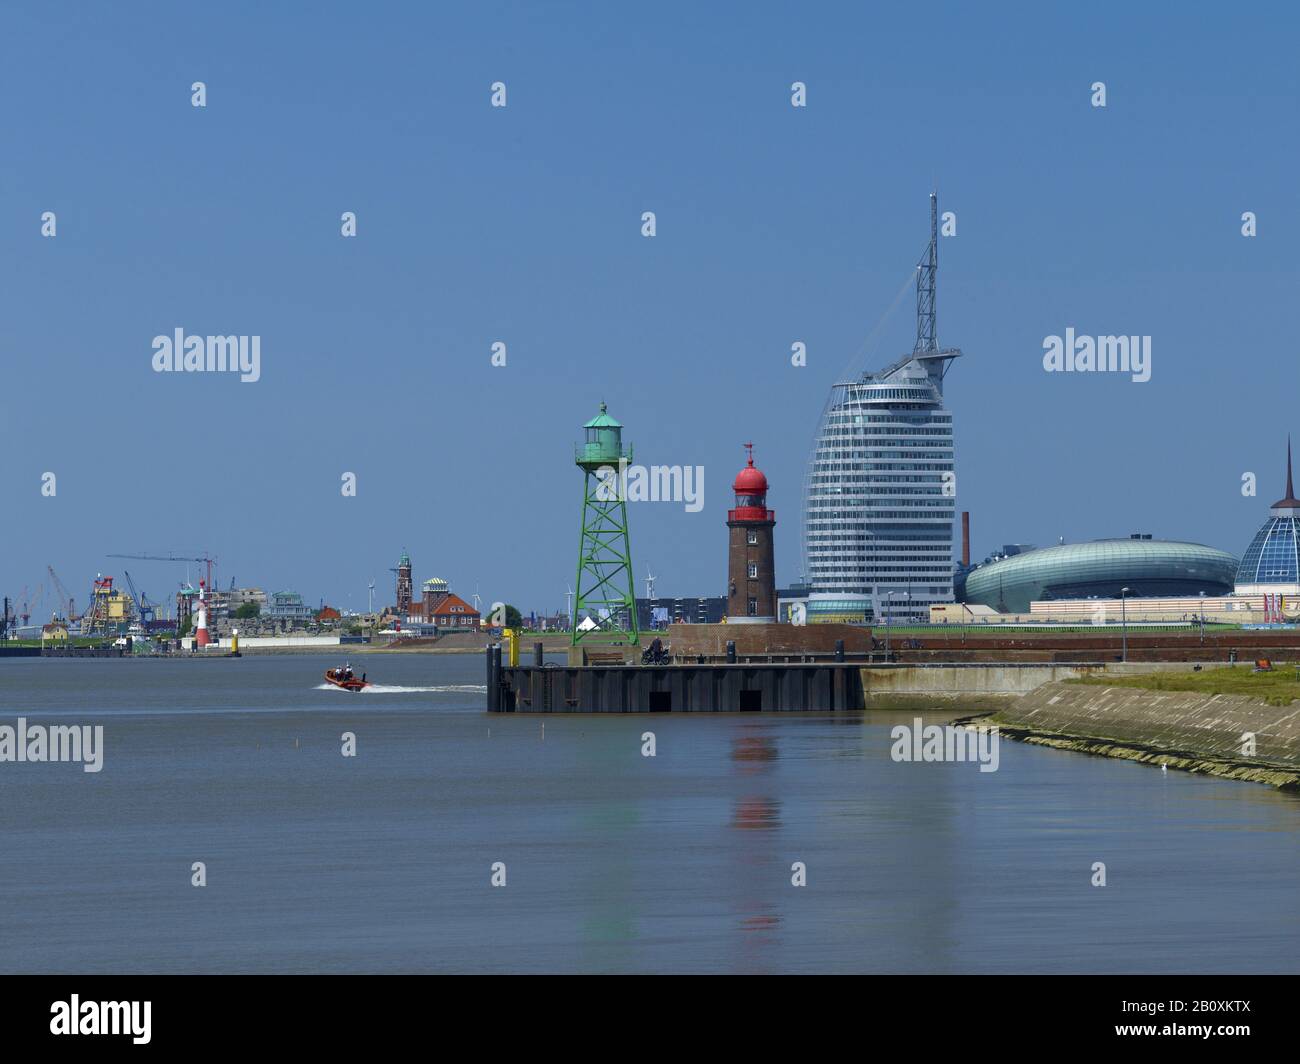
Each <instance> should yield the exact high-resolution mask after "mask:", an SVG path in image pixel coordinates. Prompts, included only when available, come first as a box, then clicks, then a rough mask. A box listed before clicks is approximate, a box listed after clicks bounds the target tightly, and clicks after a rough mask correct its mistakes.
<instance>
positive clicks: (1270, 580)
mask: <svg viewBox="0 0 1300 1064" xmlns="http://www.w3.org/2000/svg"><path fill="white" fill-rule="evenodd" d="M1297 533H1300V500H1298V499H1296V497H1295V491H1294V489H1293V488H1292V487H1291V441H1290V440H1289V439H1288V440H1287V441H1286V497H1285V498H1282V499H1279V500H1278V501H1277V502H1275V503H1274V504H1273V505H1272V507H1271V508H1270V509H1269V511H1268V519H1267V520H1266V521H1265V522H1264V524H1263V525H1262V526H1260V530H1259V531H1258V532H1256V533H1255V538H1254V539H1252V540H1251V541H1250V546H1249V547H1247V548H1246V553H1245V554H1244V555H1243V556H1242V559H1241V567H1240V568H1239V569H1238V570H1237V580H1236V592H1237V594H1238V595H1269V594H1282V595H1300V551H1297Z"/></svg>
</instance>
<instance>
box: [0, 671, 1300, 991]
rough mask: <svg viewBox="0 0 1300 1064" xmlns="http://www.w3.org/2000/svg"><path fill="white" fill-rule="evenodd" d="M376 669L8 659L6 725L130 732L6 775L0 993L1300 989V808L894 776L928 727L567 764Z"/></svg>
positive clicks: (1046, 767)
mask: <svg viewBox="0 0 1300 1064" xmlns="http://www.w3.org/2000/svg"><path fill="white" fill-rule="evenodd" d="M358 661H360V662H361V663H362V667H364V668H365V669H367V670H368V671H369V672H370V674H371V676H370V678H371V679H373V680H381V681H382V682H383V683H384V684H385V685H386V688H388V689H385V690H381V691H379V692H375V693H365V694H361V695H349V694H347V693H344V692H340V691H334V690H321V689H319V688H318V686H317V685H318V683H319V682H320V676H321V672H322V671H323V670H324V669H325V668H326V667H328V666H329V665H332V664H334V663H335V662H334V661H333V659H327V658H323V657H322V658H317V657H306V656H294V657H248V658H243V659H241V660H230V661H227V660H215V661H176V662H171V661H161V660H160V661H152V660H142V661H42V660H39V659H35V660H32V659H16V660H7V661H0V724H9V725H14V724H15V722H16V718H17V717H18V716H19V715H24V716H26V717H27V718H28V719H29V721H30V722H32V723H43V724H50V723H54V722H65V723H84V724H96V723H98V724H103V725H104V726H105V755H104V769H103V771H102V772H100V773H98V774H88V773H85V772H83V771H82V770H81V768H80V766H78V765H31V764H21V765H20V764H0V913H2V914H3V916H2V917H0V970H4V971H8V972H13V971H18V972H34V971H70V970H73V971H176V972H230V971H238V972H252V971H272V972H279V971H290V972H317V971H321V972H324V971H330V972H333V971H356V972H372V971H373V972H389V971H406V972H416V971H474V972H496V971H652V972H653V971H740V972H786V971H872V972H878V971H883V972H1004V971H1030V972H1067V971H1086V972H1091V971H1124V972H1128V971H1191V972H1196V971H1216V972H1227V971H1261V972H1295V971H1297V970H1300V961H1298V960H1297V957H1298V956H1300V949H1298V947H1300V798H1298V797H1296V796H1294V795H1285V794H1281V793H1278V792H1276V791H1274V790H1272V789H1270V788H1267V787H1263V786H1260V785H1257V784H1246V783H1233V782H1224V781H1218V780H1212V779H1204V778H1198V777H1193V776H1188V775H1185V774H1183V773H1177V772H1170V773H1169V774H1168V775H1162V774H1161V773H1160V772H1159V771H1158V770H1153V769H1151V768H1148V767H1145V766H1139V765H1131V764H1128V763H1124V762H1118V761H1110V760H1106V759H1102V758H1095V757H1088V756H1086V755H1082V754H1071V753H1062V752H1058V751H1052V750H1043V749H1038V748H1034V747H1029V746H1023V745H1019V744H1016V743H1010V742H1008V743H1003V744H1002V747H1001V765H1000V768H999V770H998V771H997V772H994V773H980V772H979V771H978V770H977V768H976V766H975V765H972V764H897V763H895V762H893V761H891V760H890V757H889V750H890V746H891V739H890V736H889V728H890V727H891V726H892V725H893V724H895V723H897V722H899V721H910V719H911V717H912V714H910V713H908V714H899V715H897V716H881V715H873V716H869V717H867V716H861V715H854V716H849V717H843V718H839V719H836V718H831V717H826V716H802V715H785V716H766V715H763V716H758V715H746V716H734V715H732V716H703V715H701V716H686V715H674V714H667V715H660V716H655V717H645V716H637V717H616V716H609V717H560V716H556V717H550V718H546V719H545V736H544V737H543V734H542V724H543V718H540V717H531V716H508V717H507V716H494V717H491V718H489V717H488V716H487V714H486V713H484V712H483V711H482V704H483V693H482V687H481V685H482V683H483V679H482V677H483V666H482V660H481V658H479V657H478V656H477V655H476V656H472V657H470V656H466V657H449V656H424V655H421V656H396V655H388V656H370V657H366V658H359V659H358ZM928 719H932V720H942V719H943V718H928ZM647 729H649V730H652V731H653V732H654V733H655V735H656V739H657V746H658V756H657V757H654V758H646V757H642V756H641V734H642V732H643V731H645V730H647ZM344 731H353V732H355V733H356V736H357V751H358V756H357V757H355V758H344V757H342V756H341V755H340V735H341V733H342V732H344ZM194 861H203V862H205V863H206V865H207V876H208V885H207V886H206V887H205V888H202V889H198V888H194V887H192V886H191V885H190V875H191V873H190V866H191V864H192V863H193V862H194ZM495 861H502V862H505V864H506V868H507V886H506V887H504V888H494V887H492V886H491V885H490V884H489V876H490V867H491V865H492V863H493V862H495ZM795 861H802V862H804V863H805V865H806V866H807V870H808V871H807V875H808V885H807V886H806V887H803V888H796V887H793V886H791V884H790V876H791V872H790V866H791V864H792V862H795ZM1094 861H1104V862H1105V863H1106V866H1107V870H1108V872H1107V876H1108V885H1107V886H1106V887H1104V888H1097V887H1093V886H1091V885H1090V877H1091V865H1092V863H1093V862H1094Z"/></svg>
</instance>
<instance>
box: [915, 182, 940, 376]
mask: <svg viewBox="0 0 1300 1064" xmlns="http://www.w3.org/2000/svg"><path fill="white" fill-rule="evenodd" d="M938 272H939V194H938V193H937V192H931V193H930V246H929V247H928V248H927V249H926V252H925V257H924V258H923V259H921V261H920V262H919V263H917V266H916V347H915V348H913V351H912V353H913V354H920V353H921V352H923V351H938V350H939V341H938V330H937V328H936V325H935V320H936V314H935V280H936V275H937V274H938Z"/></svg>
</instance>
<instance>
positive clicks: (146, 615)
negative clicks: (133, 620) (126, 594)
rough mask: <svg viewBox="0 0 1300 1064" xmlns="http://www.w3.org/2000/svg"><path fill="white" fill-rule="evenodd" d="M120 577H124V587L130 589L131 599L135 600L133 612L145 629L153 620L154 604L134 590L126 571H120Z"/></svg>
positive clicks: (141, 593) (133, 583)
mask: <svg viewBox="0 0 1300 1064" xmlns="http://www.w3.org/2000/svg"><path fill="white" fill-rule="evenodd" d="M122 575H123V576H125V577H126V586H127V587H129V588H130V589H131V598H133V599H134V600H135V612H136V613H137V614H139V616H140V623H141V624H142V625H144V626H145V627H146V628H147V627H148V626H149V624H150V622H152V621H153V619H154V610H155V608H156V606H155V604H154V603H152V602H150V601H149V599H148V598H147V597H146V595H145V593H144V592H143V591H137V590H136V589H135V581H134V580H132V579H131V574H130V573H129V572H127V570H125V569H123V570H122Z"/></svg>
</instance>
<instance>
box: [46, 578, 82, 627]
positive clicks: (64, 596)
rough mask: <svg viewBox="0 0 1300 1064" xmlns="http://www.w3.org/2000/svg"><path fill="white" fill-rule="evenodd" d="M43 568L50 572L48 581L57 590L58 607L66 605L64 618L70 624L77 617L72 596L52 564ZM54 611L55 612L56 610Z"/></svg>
mask: <svg viewBox="0 0 1300 1064" xmlns="http://www.w3.org/2000/svg"><path fill="white" fill-rule="evenodd" d="M45 569H46V572H48V573H49V574H50V581H51V582H52V583H53V584H54V590H55V591H57V592H58V595H59V597H58V600H57V601H58V608H59V609H62V608H63V607H64V606H65V605H66V606H67V611H66V613H65V614H64V619H65V620H66V621H67V622H68V623H69V624H71V623H72V622H73V621H75V620H76V619H77V611H76V610H75V609H74V608H73V600H72V596H71V595H69V594H68V589H67V588H66V587H64V586H63V581H62V580H60V579H59V574H58V573H56V572H55V571H54V566H52V565H47V566H46V567H45ZM55 612H56V613H57V610H56V611H55Z"/></svg>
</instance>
